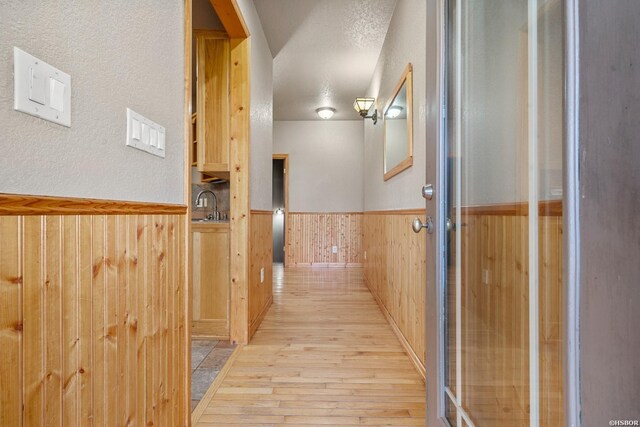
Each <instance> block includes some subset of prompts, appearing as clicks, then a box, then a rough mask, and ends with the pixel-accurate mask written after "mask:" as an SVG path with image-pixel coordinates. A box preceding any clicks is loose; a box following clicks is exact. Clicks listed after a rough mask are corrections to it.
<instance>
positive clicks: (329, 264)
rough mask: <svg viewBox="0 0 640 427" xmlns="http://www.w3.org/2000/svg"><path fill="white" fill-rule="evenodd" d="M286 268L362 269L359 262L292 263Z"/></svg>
mask: <svg viewBox="0 0 640 427" xmlns="http://www.w3.org/2000/svg"><path fill="white" fill-rule="evenodd" d="M291 264H293V265H287V268H362V267H363V264H362V263H360V262H294V263H291Z"/></svg>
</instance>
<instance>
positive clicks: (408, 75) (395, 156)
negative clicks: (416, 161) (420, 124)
mask: <svg viewBox="0 0 640 427" xmlns="http://www.w3.org/2000/svg"><path fill="white" fill-rule="evenodd" d="M383 161H384V165H383V167H384V169H383V172H384V180H385V181H386V180H388V179H389V178H391V177H393V176H396V175H397V174H399V173H400V172H402V171H403V170H405V169H407V168H410V167H411V165H413V66H412V65H411V63H409V64H408V65H407V68H405V70H404V73H402V77H400V81H398V84H397V85H396V87H395V88H394V90H393V92H392V94H391V97H390V98H389V101H388V102H387V105H386V106H385V108H384V154H383Z"/></svg>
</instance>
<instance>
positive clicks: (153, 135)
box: [149, 128, 158, 147]
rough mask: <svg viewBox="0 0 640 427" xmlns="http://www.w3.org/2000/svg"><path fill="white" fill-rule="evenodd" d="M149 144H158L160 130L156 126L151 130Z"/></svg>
mask: <svg viewBox="0 0 640 427" xmlns="http://www.w3.org/2000/svg"><path fill="white" fill-rule="evenodd" d="M149 145H151V146H152V147H157V146H158V131H157V130H155V129H154V128H151V129H150V130H149Z"/></svg>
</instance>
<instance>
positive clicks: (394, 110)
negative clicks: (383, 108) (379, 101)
mask: <svg viewBox="0 0 640 427" xmlns="http://www.w3.org/2000/svg"><path fill="white" fill-rule="evenodd" d="M402 110H403V108H402V107H400V106H398V105H392V106H391V107H389V109H388V110H387V114H385V115H386V116H387V117H389V118H390V119H395V118H396V117H398V116H399V115H400V114H402Z"/></svg>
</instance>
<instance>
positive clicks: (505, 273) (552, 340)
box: [449, 202, 564, 426]
mask: <svg viewBox="0 0 640 427" xmlns="http://www.w3.org/2000/svg"><path fill="white" fill-rule="evenodd" d="M545 203H546V204H547V205H548V206H547V208H545V209H542V208H543V207H544V205H545ZM510 206H511V205H509V206H506V205H505V206H503V207H500V209H494V207H491V209H488V208H482V209H481V208H471V209H464V210H463V215H464V216H463V223H462V225H461V226H458V227H456V232H461V233H463V235H462V242H463V245H462V248H461V254H462V275H461V277H462V295H461V301H462V313H461V314H462V328H463V329H462V348H463V349H465V350H463V354H464V355H465V356H463V366H462V378H463V395H464V396H465V401H466V403H465V407H466V409H467V412H468V413H469V414H470V415H471V416H477V417H480V418H482V419H484V420H485V421H487V422H491V423H493V424H495V425H497V426H498V425H500V426H501V425H513V423H514V422H516V423H520V422H522V423H525V422H526V421H527V420H528V419H529V409H528V407H529V282H528V281H529V267H528V263H529V260H528V257H529V246H528V220H529V218H528V216H526V206H525V209H518V210H513V209H511V207H510ZM540 215H541V216H540V219H539V225H538V227H539V242H538V245H539V282H538V283H539V285H538V286H539V307H540V311H539V317H540V321H539V337H540V339H539V351H540V388H539V392H540V408H541V425H543V426H556V425H563V424H564V420H563V418H562V414H563V401H562V329H563V326H562V323H563V321H562V306H563V305H562V295H563V288H562V205H561V204H560V203H548V202H544V203H542V204H541V209H540ZM451 238H452V239H453V240H452V250H455V247H454V245H455V233H452V236H451ZM449 268H450V273H449V280H450V286H452V287H451V288H450V289H452V290H453V289H454V287H455V272H454V270H455V266H450V267H449ZM454 300H455V292H453V291H452V293H450V294H449V307H450V309H455V308H454ZM453 328H455V325H452V328H451V329H450V330H449V334H450V335H451V336H452V337H455V332H454V331H455V329H453ZM449 342H450V345H451V346H450V351H451V352H450V360H452V361H454V362H455V356H454V355H455V340H454V341H449ZM450 368H451V369H452V371H450V374H453V373H454V372H455V364H453V365H452V366H450ZM453 378H455V377H453ZM488 401H491V402H494V403H491V404H487V402H488ZM480 414H481V415H480ZM514 420H515V421H514Z"/></svg>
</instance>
